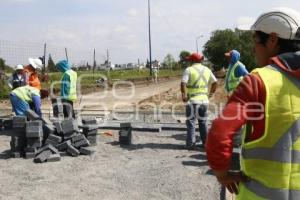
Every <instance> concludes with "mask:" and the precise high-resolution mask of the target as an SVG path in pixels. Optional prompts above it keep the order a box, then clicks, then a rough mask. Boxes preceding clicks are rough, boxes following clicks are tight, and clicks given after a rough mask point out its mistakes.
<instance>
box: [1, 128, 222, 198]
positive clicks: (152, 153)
mask: <svg viewBox="0 0 300 200" xmlns="http://www.w3.org/2000/svg"><path fill="white" fill-rule="evenodd" d="M133 136H134V137H133V144H132V145H131V146H130V147H129V148H121V147H120V146H119V145H118V143H117V141H118V138H117V133H116V132H113V137H109V136H101V137H100V138H99V140H98V145H97V152H96V154H94V155H92V156H80V157H77V158H73V157H63V158H62V160H61V161H60V162H56V163H44V164H35V163H33V161H32V159H29V160H25V159H12V158H11V159H9V158H8V156H7V154H6V153H7V150H8V149H9V141H10V138H9V137H6V136H1V137H0V152H2V153H1V154H0V159H1V160H0V168H1V170H0V177H1V180H0V199H3V200H4V199H5V200H17V199H18V200H19V199H24V200H33V199H47V200H48V199H49V200H51V199H53V200H57V199H72V200H74V199H78V200H82V199H91V200H94V199H95V200H96V199H97V200H98V199H101V200H106V199H107V200H119V199H120V200H125V199H126V200H127V199H130V200H140V199H145V200H146V199H147V200H148V199H165V200H167V199H170V200H171V199H172V200H174V199H178V200H179V199H180V200H181V199H183V200H193V199H195V200H196V199H197V200H199V199H203V200H217V199H219V196H220V187H219V184H218V183H217V181H216V179H215V177H214V176H212V175H211V171H210V170H209V167H208V166H207V161H206V157H205V153H204V152H203V149H202V150H201V149H200V150H198V151H187V150H184V149H182V147H183V144H184V138H185V134H184V133H182V132H162V133H142V132H133Z"/></svg>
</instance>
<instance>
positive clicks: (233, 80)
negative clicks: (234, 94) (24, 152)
mask: <svg viewBox="0 0 300 200" xmlns="http://www.w3.org/2000/svg"><path fill="white" fill-rule="evenodd" d="M239 64H240V62H239V61H238V62H236V63H235V65H233V67H232V68H231V69H228V71H227V73H226V80H225V89H226V91H227V92H231V91H233V90H235V88H236V87H237V86H238V85H239V83H240V82H241V80H242V79H243V77H236V76H235V70H236V68H237V67H238V66H239Z"/></svg>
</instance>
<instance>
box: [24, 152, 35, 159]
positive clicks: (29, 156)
mask: <svg viewBox="0 0 300 200" xmlns="http://www.w3.org/2000/svg"><path fill="white" fill-rule="evenodd" d="M25 158H26V159H33V158H35V153H34V152H25Z"/></svg>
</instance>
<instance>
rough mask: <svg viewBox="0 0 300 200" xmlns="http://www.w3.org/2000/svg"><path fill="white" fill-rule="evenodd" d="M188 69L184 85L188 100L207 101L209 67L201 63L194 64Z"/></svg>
mask: <svg viewBox="0 0 300 200" xmlns="http://www.w3.org/2000/svg"><path fill="white" fill-rule="evenodd" d="M188 70H189V72H190V73H189V80H188V83H187V86H186V87H187V95H188V99H189V101H190V102H193V101H208V96H207V95H208V84H209V78H210V74H211V71H210V69H208V68H207V67H205V66H203V65H201V64H194V65H192V66H191V67H189V68H188Z"/></svg>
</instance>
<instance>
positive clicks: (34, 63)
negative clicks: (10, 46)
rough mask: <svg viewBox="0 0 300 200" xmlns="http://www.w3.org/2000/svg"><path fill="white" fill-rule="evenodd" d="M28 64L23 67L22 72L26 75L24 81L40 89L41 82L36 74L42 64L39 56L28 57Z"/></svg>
mask: <svg viewBox="0 0 300 200" xmlns="http://www.w3.org/2000/svg"><path fill="white" fill-rule="evenodd" d="M28 62H29V65H27V66H25V67H24V73H25V75H26V82H27V84H28V85H30V86H32V87H35V88H37V89H38V90H41V88H42V87H41V82H40V79H39V76H38V70H40V69H41V68H42V66H43V63H42V61H41V60H40V59H39V58H29V59H28Z"/></svg>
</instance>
